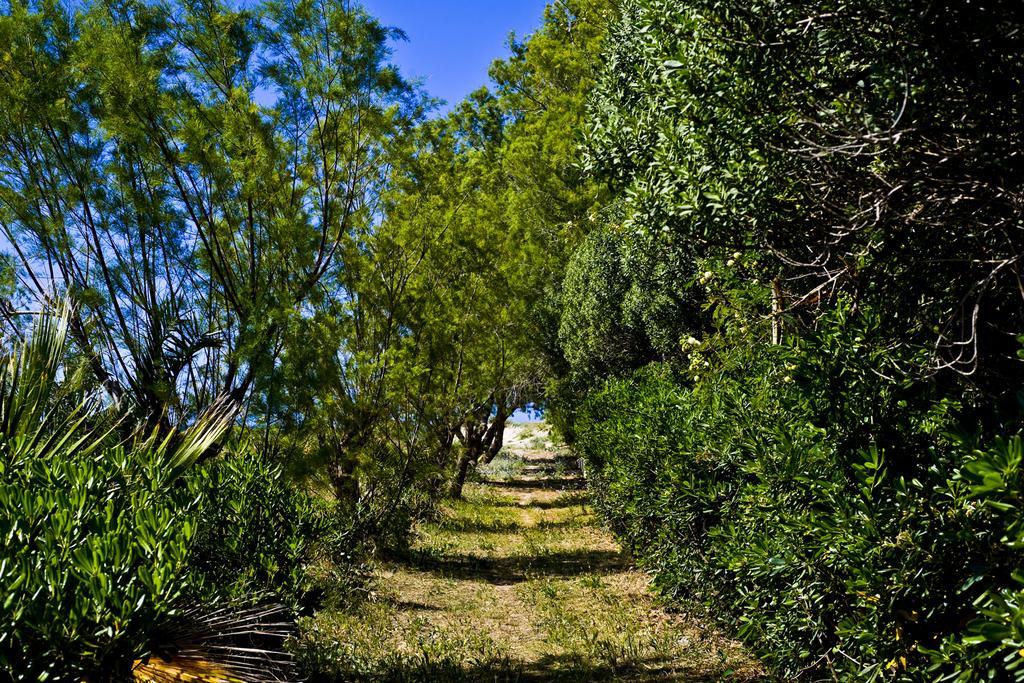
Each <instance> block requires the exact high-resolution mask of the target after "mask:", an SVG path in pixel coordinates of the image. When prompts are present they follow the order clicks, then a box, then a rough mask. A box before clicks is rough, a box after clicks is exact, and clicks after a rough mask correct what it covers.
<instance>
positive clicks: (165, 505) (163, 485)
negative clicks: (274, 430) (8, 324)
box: [0, 307, 289, 682]
mask: <svg viewBox="0 0 1024 683" xmlns="http://www.w3.org/2000/svg"><path fill="white" fill-rule="evenodd" d="M67 327H68V309H67V308H66V307H64V308H61V309H58V310H56V311H51V312H46V313H43V314H41V315H40V316H39V317H38V321H37V323H36V325H35V328H34V330H33V332H32V334H31V335H30V336H29V338H28V339H27V340H26V341H24V342H23V343H21V344H19V345H18V346H16V347H15V348H14V349H13V350H12V351H11V352H10V353H8V354H7V355H6V357H4V358H2V359H0V538H2V539H3V542H2V548H3V550H2V555H0V677H2V672H4V671H6V672H7V674H8V675H9V676H10V677H11V678H12V679H13V680H16V681H30V680H31V681H40V680H48V679H49V680H76V681H81V680H85V681H97V682H98V681H125V680H130V679H131V678H133V677H134V678H135V680H137V681H172V680H200V681H202V680H206V681H228V680H238V681H261V680H282V679H284V678H286V677H287V676H288V668H287V658H285V657H283V656H279V655H275V654H274V653H275V652H278V653H279V652H280V650H281V644H282V640H283V638H284V637H285V636H286V634H287V633H288V632H289V628H288V620H287V619H285V618H283V614H282V612H281V611H280V610H278V609H276V608H273V609H266V608H263V609H242V610H237V609H232V608H227V607H220V608H218V609H204V608H202V607H193V608H183V607H182V605H183V602H184V600H185V598H186V596H187V595H188V582H189V567H188V559H189V549H190V543H191V541H192V539H193V537H194V536H195V533H196V529H197V526H198V525H199V524H201V523H202V520H200V519H198V518H197V515H196V509H197V504H198V501H197V500H196V497H195V495H194V488H192V489H190V487H188V486H184V485H182V481H181V479H182V476H183V475H184V474H185V472H186V471H187V470H189V468H191V467H192V466H193V465H194V464H195V463H196V462H197V460H199V458H200V457H201V456H202V455H203V454H204V453H206V452H208V450H209V449H210V448H211V447H212V446H213V445H215V444H216V443H217V442H218V440H220V439H221V438H222V437H223V436H224V435H225V433H226V432H227V430H228V428H229V426H230V424H231V422H232V418H233V411H232V410H231V409H230V407H229V406H226V405H216V406H214V407H213V408H212V409H210V410H209V411H207V413H206V414H205V415H203V416H202V417H201V418H200V419H199V420H197V421H196V423H195V424H194V425H193V426H192V427H191V428H190V429H188V430H187V431H184V432H182V433H170V434H158V433H155V432H147V431H144V430H143V429H142V428H141V427H140V428H135V429H125V427H126V425H127V421H128V420H129V419H130V418H129V417H127V416H125V415H122V414H120V413H119V412H118V411H117V409H116V407H113V406H110V405H107V404H104V403H103V402H102V401H101V400H99V399H98V398H96V397H94V396H90V395H89V394H88V393H87V392H85V391H80V390H71V391H68V390H67V389H68V387H69V386H72V385H73V384H74V383H73V382H71V381H69V379H70V378H68V377H66V376H64V374H63V365H62V363H63V361H64V360H65V358H66V356H67V346H66V345H67V338H68V334H67V332H68V329H67ZM126 431H127V432H128V434H129V436H127V437H125V436H124V434H125V432H126ZM271 617H272V618H271ZM204 667H205V668H204ZM190 676H191V677H190Z"/></svg>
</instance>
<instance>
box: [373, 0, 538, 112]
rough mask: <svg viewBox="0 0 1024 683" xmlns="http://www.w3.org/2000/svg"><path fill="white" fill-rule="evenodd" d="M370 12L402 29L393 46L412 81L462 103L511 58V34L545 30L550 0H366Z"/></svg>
mask: <svg viewBox="0 0 1024 683" xmlns="http://www.w3.org/2000/svg"><path fill="white" fill-rule="evenodd" d="M362 2H363V6H364V7H366V9H367V11H368V12H370V14H372V15H374V16H375V17H377V18H378V19H380V21H381V22H382V23H383V24H385V25H387V26H395V27H397V28H400V29H402V30H403V31H405V32H406V34H408V36H409V41H408V42H405V43H397V44H396V45H395V46H394V50H395V54H394V62H395V64H396V65H397V66H398V67H399V68H400V69H401V71H402V73H403V74H405V75H406V76H407V77H420V78H423V79H424V87H425V88H426V90H427V92H429V93H430V94H431V95H433V96H434V97H440V98H442V99H444V100H447V101H448V106H449V107H450V106H451V105H453V104H455V103H457V102H458V101H459V100H461V99H462V98H463V97H465V96H466V95H468V94H469V93H471V92H473V91H474V90H476V89H477V88H479V87H480V86H481V85H486V84H487V67H488V66H489V65H490V63H491V62H492V61H493V60H494V59H496V58H498V57H504V56H505V55H507V54H508V49H507V48H506V47H505V44H506V41H507V38H508V34H509V32H510V31H514V32H515V34H516V35H517V36H519V37H520V38H522V37H523V36H525V35H527V34H528V33H530V32H532V31H533V30H534V29H536V28H537V27H538V26H540V23H541V20H542V19H543V15H544V6H545V5H546V4H547V0H508V1H502V0H481V1H478V2H474V1H472V0H419V1H417V0H362Z"/></svg>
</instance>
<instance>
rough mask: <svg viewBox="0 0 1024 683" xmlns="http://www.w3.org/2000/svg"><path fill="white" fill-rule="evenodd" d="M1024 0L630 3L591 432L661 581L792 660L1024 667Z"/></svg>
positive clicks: (576, 395) (615, 75) (615, 496)
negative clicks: (1023, 592)
mask: <svg viewBox="0 0 1024 683" xmlns="http://www.w3.org/2000/svg"><path fill="white" fill-rule="evenodd" d="M1021 21H1022V17H1021V15H1020V12H1019V8H1016V7H1010V6H1009V5H1001V4H998V3H997V5H986V6H985V7H976V6H974V5H964V4H961V3H937V4H936V3H933V4H931V5H929V6H927V7H911V6H909V5H905V4H902V3H884V2H883V3H877V2H843V3H830V2H797V3H792V2H786V3H781V2H763V3H753V4H751V3H739V2H737V3H733V2H725V3H722V2H701V1H700V0H696V1H694V2H686V3H666V2H658V1H656V0H637V1H634V2H626V3H624V5H623V7H622V10H621V13H620V16H619V18H618V20H617V23H616V24H615V25H614V26H613V28H612V29H611V33H610V37H609V39H608V42H607V45H606V48H605V58H606V62H607V68H606V69H605V70H604V72H603V74H602V77H601V80H600V82H599V84H598V85H597V87H596V89H595V91H594V96H593V100H592V106H591V109H590V113H589V117H588V120H587V135H588V140H587V145H586V148H585V153H584V160H585V163H586V164H587V167H588V168H589V169H591V170H592V171H593V172H594V173H595V174H597V175H598V176H599V177H602V178H605V179H607V181H608V182H609V184H610V185H611V186H612V187H613V188H614V189H615V190H616V196H615V198H614V199H613V204H612V207H613V209H610V210H609V211H607V212H606V213H607V215H608V221H607V226H606V227H603V228H601V232H597V233H595V235H594V236H593V238H592V239H590V240H588V242H587V243H586V244H585V246H584V247H583V248H582V249H580V250H579V251H577V252H576V253H575V254H574V255H573V259H572V261H571V262H570V264H569V268H568V271H567V274H566V289H567V291H570V290H571V291H572V293H573V299H572V301H571V305H570V304H569V302H567V304H566V305H565V307H564V310H563V314H562V333H561V339H562V345H563V353H564V357H565V359H566V360H567V361H568V363H569V366H570V367H569V370H568V372H567V373H566V375H565V376H566V377H568V378H570V379H573V380H574V382H575V383H574V384H573V383H570V384H566V385H563V386H564V389H563V392H562V401H563V402H564V404H565V405H566V406H567V408H566V410H564V411H563V412H564V413H565V414H566V417H565V420H566V421H567V422H568V423H569V424H570V425H571V430H567V432H568V433H569V434H570V435H574V436H575V437H576V447H577V448H578V449H579V451H580V452H581V454H582V455H583V456H584V457H585V458H586V460H587V463H588V474H589V475H590V477H591V482H592V484H593V489H594V491H595V495H596V498H597V500H598V501H599V504H600V507H601V508H602V509H603V511H604V513H605V515H606V517H607V519H608V520H609V522H610V523H611V524H612V525H613V527H614V528H615V529H616V530H617V531H618V533H619V534H620V536H621V537H622V538H623V540H624V541H625V542H626V543H628V544H629V545H630V546H631V547H632V548H633V549H634V552H635V553H636V555H637V556H638V558H640V560H641V561H642V562H643V563H645V564H646V565H647V566H649V567H650V568H651V569H653V570H654V571H655V573H656V575H657V577H658V582H659V583H660V584H661V586H662V587H663V588H664V589H665V590H666V591H668V592H669V593H670V594H672V595H674V596H675V597H677V598H679V599H683V600H687V601H691V602H694V603H700V604H702V605H703V606H704V608H705V609H706V610H707V611H708V613H710V614H713V615H715V616H717V617H718V618H720V619H721V620H722V621H723V623H725V624H727V625H728V626H730V627H731V628H732V629H734V630H735V632H736V633H738V634H739V635H740V636H742V637H743V638H744V639H745V640H746V641H747V642H748V643H750V644H752V645H753V646H754V647H755V648H756V649H757V651H758V652H759V654H761V655H762V656H763V658H764V661H765V662H766V663H767V664H768V665H769V666H770V667H771V668H772V669H773V670H774V671H775V672H777V673H778V674H779V675H780V676H782V677H783V678H785V679H800V678H808V679H815V678H821V677H822V676H825V677H830V678H838V679H845V680H889V679H895V680H929V679H934V678H943V679H948V680H954V679H955V680H1003V679H1004V678H1005V677H1007V676H1009V677H1010V678H1013V677H1014V676H1017V677H1019V676H1024V671H1021V663H1022V661H1024V659H1022V657H1021V654H1020V650H1021V649H1020V646H1019V644H1020V632H1019V626H1014V624H1018V625H1019V623H1020V620H1021V618H1022V616H1024V613H1022V612H1021V611H1020V609H1019V607H1018V606H1017V605H1018V603H1016V602H1015V600H1014V598H1013V596H1015V595H1018V594H1019V590H1020V584H1019V583H1018V578H1017V577H1019V574H1018V571H1019V570H1020V569H1021V560H1022V558H1021V556H1020V555H1019V546H1018V538H1019V531H1018V529H1017V526H1018V524H1017V522H1016V514H1015V513H1016V510H1015V508H1014V506H1013V504H1008V503H1007V500H1008V498H1007V497H1009V498H1012V499H1016V497H1017V496H1019V495H1020V494H1021V489H1020V486H1021V485H1022V483H1024V482H1021V480H1020V479H1019V474H1020V471H1019V464H1018V463H1019V455H1018V454H1019V450H1020V440H1019V437H1018V436H1016V435H1017V434H1018V432H1019V430H1020V428H1021V414H1022V412H1021V411H1022V408H1021V404H1020V403H1019V402H1018V399H1017V397H1018V395H1019V394H1018V391H1019V390H1020V388H1021V380H1022V379H1024V377H1022V366H1021V361H1020V357H1019V354H1018V353H1017V352H1018V349H1019V348H1020V341H1019V339H1018V335H1020V333H1021V331H1022V329H1021V320H1020V312H1021V310H1024V307H1022V301H1021V297H1020V291H1019V287H1018V284H1017V283H1018V279H1017V277H1018V275H1017V273H1018V270H1019V266H1018V261H1019V259H1020V256H1021V253H1022V246H1024V242H1022V240H1021V229H1022V219H1021V215H1020V211H1019V200H1020V197H1021V181H1022V179H1024V176H1022V175H1021V169H1020V165H1019V163H1018V161H1017V159H1018V157H1019V154H1020V136H1019V126H1020V120H1021V115H1022V113H1024V109H1022V107H1024V102H1022V101H1021V99H1020V93H1021V89H1020V85H1021V82H1022V80H1024V60H1022V58H1021V54H1022V52H1021V44H1020V42H1019V41H1020V37H1019V27H1020V26H1021ZM637 253H639V254H641V255H640V256H637ZM602 375H604V379H606V381H602V378H601V376H602ZM608 375H611V376H612V378H611V379H607V376H608Z"/></svg>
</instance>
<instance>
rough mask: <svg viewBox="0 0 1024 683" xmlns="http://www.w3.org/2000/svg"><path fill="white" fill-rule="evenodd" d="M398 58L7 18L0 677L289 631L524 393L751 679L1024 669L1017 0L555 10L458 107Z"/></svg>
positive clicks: (244, 35) (377, 27) (602, 4)
mask: <svg viewBox="0 0 1024 683" xmlns="http://www.w3.org/2000/svg"><path fill="white" fill-rule="evenodd" d="M398 37H400V33H399V32H397V31H396V30H393V29H387V28H385V27H383V26H382V25H381V24H380V23H379V22H377V21H376V20H375V19H373V18H372V17H371V16H369V15H368V14H367V13H366V12H365V11H363V10H362V9H360V8H359V7H358V6H355V5H350V4H349V3H347V2H329V3H319V4H318V3H311V2H308V1H306V0H299V1H297V2H278V1H276V0H268V1H267V2H263V3H259V4H255V5H252V4H246V5H244V6H243V5H239V6H235V5H233V4H229V3H225V2H218V1H213V0H211V1H209V2H207V1H203V2H195V1H192V0H183V1H182V2H168V3H156V4H154V3H146V2H139V1H137V0H124V1H122V0H95V1H92V2H85V3H76V4H73V5H68V6H64V5H58V4H54V3H52V2H46V1H36V0H29V1H27V2H26V1H22V0H17V1H14V0H12V1H11V2H8V3H7V4H6V5H5V6H4V11H3V12H2V15H0V230H2V232H3V235H4V237H5V238H6V242H7V243H9V251H11V253H10V254H5V255H4V257H3V259H2V263H0V295H2V296H3V298H4V300H3V305H2V306H0V317H2V318H3V320H4V330H5V333H7V335H6V336H5V337H4V340H3V346H4V351H5V359H6V360H5V363H6V365H5V366H4V367H5V368H6V370H4V373H5V374H4V375H3V382H0V389H2V391H3V393H2V395H0V440H2V442H0V449H2V451H0V458H2V459H0V466H2V470H0V474H2V478H3V482H2V483H0V513H2V516H0V537H2V538H4V539H5V541H4V542H5V545H4V549H5V550H4V555H3V557H2V558H0V589H2V591H3V592H2V593H0V598H2V603H3V605H4V611H3V612H2V613H0V619H2V630H0V663H2V664H3V665H5V666H6V668H7V669H9V670H11V671H13V672H17V674H18V675H19V676H21V678H22V679H24V680H35V679H38V678H39V677H40V676H46V675H48V676H50V677H51V678H74V679H82V678H86V679H88V680H94V679H97V678H103V677H107V678H111V677H113V678H117V677H118V676H121V677H123V676H124V675H125V671H127V669H126V667H128V666H130V665H131V664H132V662H133V661H134V660H135V659H138V658H141V657H145V656H146V655H147V654H148V653H151V652H154V651H155V650H154V648H157V647H160V646H161V645H160V643H158V642H157V641H159V640H160V639H161V638H162V637H163V636H162V635H161V634H164V633H166V631H167V629H168V628H173V626H174V623H175V619H177V618H179V617H181V616H182V615H184V614H186V613H189V614H191V612H189V610H190V609H191V606H194V605H195V604H197V603H205V602H207V601H208V602H210V603H211V604H221V603H225V604H240V603H244V602H247V603H249V604H251V603H252V602H253V601H259V600H265V599H267V600H275V601H279V602H283V603H286V604H287V605H289V606H291V607H293V608H297V609H315V607H316V600H317V599H318V598H320V597H323V596H324V594H325V590H323V589H325V586H324V585H322V581H323V579H324V577H327V578H328V580H329V581H332V582H335V583H338V584H344V583H345V582H346V581H348V580H349V579H350V578H351V577H352V576H354V574H355V571H354V567H353V561H355V562H358V561H359V560H360V558H361V557H363V553H365V552H368V551H373V550H378V549H388V548H393V547H396V546H397V547H400V546H402V545H403V544H404V543H405V542H406V541H407V536H408V532H409V529H410V528H411V525H412V524H413V523H414V522H415V521H416V520H417V519H418V518H422V517H423V516H424V515H426V514H428V513H429V512H430V510H431V509H432V508H433V506H434V505H435V504H436V502H437V501H438V499H440V498H442V497H444V496H454V497H458V496H459V495H461V491H462V485H463V482H464V481H465V480H466V478H467V476H468V475H469V473H470V471H471V470H472V468H473V467H475V466H476V465H477V464H485V463H487V462H489V461H490V460H491V459H492V458H493V457H495V455H496V454H497V453H498V452H499V451H500V449H501V448H502V444H503V434H504V429H505V423H506V421H507V420H508V418H509V416H510V415H511V414H512V413H513V411H514V410H515V409H517V408H520V407H522V406H524V405H526V404H528V403H531V402H540V403H543V404H544V406H545V408H546V409H547V414H548V417H549V419H550V421H551V422H552V424H553V425H555V426H556V427H557V428H558V429H559V430H560V431H561V433H562V435H563V436H564V437H565V438H566V440H567V441H569V442H571V443H572V445H573V446H574V447H575V448H576V449H577V450H578V452H579V453H580V455H581V456H582V457H583V458H584V460H585V462H586V465H587V467H586V469H587V475H588V477H589V480H590V484H591V488H592V492H593V496H594V499H595V501H596V502H597V504H598V506H599V508H600V509H601V511H602V512H603V514H604V515H605V518H606V520H607V521H608V523H609V524H610V525H611V526H612V527H613V528H614V529H615V531H616V532H617V533H618V535H619V536H620V538H621V539H622V540H623V542H624V543H625V544H626V545H628V546H629V547H630V548H631V549H632V551H633V553H634V555H635V556H636V557H637V559H638V561H639V562H641V563H642V564H644V565H645V566H646V567H648V568H650V569H651V570H652V571H653V572H654V574H655V576H656V577H657V582H658V584H659V585H660V586H661V587H662V588H663V590H664V591H665V592H666V593H667V594H668V595H670V596H671V597H672V598H674V599H676V600H679V601H685V602H688V603H691V604H694V605H700V606H701V608H702V609H703V610H704V611H706V613H707V614H710V615H713V616H714V617H716V618H718V619H719V620H720V621H721V623H722V624H724V625H725V626H726V627H727V629H728V630H730V631H731V632H732V633H735V634H738V635H739V636H740V637H742V638H743V639H744V640H745V642H746V643H748V644H749V645H750V646H751V647H752V648H753V649H754V650H755V651H756V652H757V653H758V654H759V655H760V656H761V657H762V658H763V661H764V662H765V663H766V664H767V666H768V667H769V668H770V669H771V670H772V671H773V672H774V673H775V674H777V675H778V676H779V677H781V678H784V679H794V680H795V679H807V680H820V679H822V678H834V679H842V680H929V679H932V680H937V679H938V680H958V681H975V680H1008V679H1013V680H1024V664H1022V662H1024V656H1022V654H1021V653H1022V652H1024V626H1022V624H1024V608H1022V607H1021V605H1022V604H1024V603H1022V596H1024V562H1022V559H1024V558H1022V557H1021V555H1020V552H1021V549H1022V547H1024V526H1022V525H1021V523H1020V521H1019V519H1018V518H1019V513H1018V508H1019V505H1020V502H1021V499H1022V497H1024V490H1022V487H1024V479H1022V477H1024V472H1022V470H1021V467H1022V462H1021V459H1022V452H1021V450H1022V446H1021V440H1020V431H1021V429H1022V427H1024V421H1022V420H1024V418H1022V416H1024V408H1022V406H1024V403H1022V400H1021V396H1022V394H1021V390H1022V380H1024V364H1022V358H1024V356H1022V352H1021V345H1022V343H1024V336H1022V335H1024V313H1022V312H1024V305H1022V303H1024V302H1022V298H1021V291H1022V290H1021V284H1020V282H1021V279H1020V263H1021V259H1022V255H1024V239H1022V235H1024V219H1022V214H1021V207H1022V206H1024V191H1022V181H1024V166H1022V165H1021V159H1022V158H1024V149H1022V141H1024V139H1022V135H1021V121H1022V120H1024V13H1022V10H1021V8H1020V7H1019V6H1018V4H1015V3H1013V2H1010V1H1009V0H997V1H995V2H987V3H983V5H979V4H978V3H963V2H956V1H954V0H946V1H939V2H932V3H927V4H921V3H906V2H898V1H897V0H881V1H879V0H798V1H795V2H794V1H782V0H755V1H753V2H744V1H740V0H686V1H685V2H670V1H668V0H623V1H622V2H615V1H614V0H568V1H565V2H559V3H554V4H552V5H551V6H549V7H548V8H547V10H546V11H545V15H544V21H543V24H542V25H541V27H540V28H539V29H538V30H537V31H536V33H534V34H533V35H531V36H530V37H529V38H528V39H526V40H523V41H519V40H515V39H513V40H512V41H510V46H509V48H510V54H509V55H508V57H507V58H506V59H503V60H499V61H497V62H495V63H494V65H493V66H492V69H491V80H492V87H490V88H481V89H480V90H478V91H477V92H474V93H473V94H471V95H470V96H469V97H467V98H466V100H465V101H463V102H461V103H457V104H455V105H454V106H453V107H452V108H451V109H450V111H449V112H448V113H447V114H445V115H443V116H441V115H432V114H433V113H435V109H434V108H435V105H436V103H434V102H433V101H431V100H430V99H429V97H428V96H427V95H426V94H425V93H422V92H420V91H419V90H418V89H417V87H415V86H414V85H413V84H410V83H408V82H407V81H405V80H404V79H403V78H402V76H401V75H400V74H399V73H398V72H397V70H396V69H395V68H394V67H393V66H391V65H390V64H389V41H390V40H392V39H395V38H398ZM4 246H5V247H7V246H8V245H7V244H5V245H4ZM61 299H67V300H69V301H71V302H72V303H71V305H70V306H69V307H68V308H67V311H66V313H65V314H55V315H51V314H50V312H51V310H52V308H53V305H54V302H55V301H57V300H61ZM39 311H43V312H45V314H40V315H38V318H39V322H38V324H37V325H35V328H36V329H35V331H34V332H31V333H30V330H29V328H31V327H33V326H32V325H28V324H27V323H26V322H25V320H26V319H28V318H29V317H31V316H36V315H37V314H38V312H39ZM65 318H66V323H65V322H61V321H63V320H65ZM23 337H24V338H27V339H28V341H27V342H22V341H21V338H23ZM25 378H31V379H29V380H26V379H25ZM314 577H316V578H314ZM334 597H335V598H338V597H339V595H335V596H334ZM340 597H341V598H343V597H344V596H340ZM165 640H166V639H165ZM164 645H166V643H164ZM325 656H327V655H325ZM328 668H329V667H328ZM307 673H315V672H307Z"/></svg>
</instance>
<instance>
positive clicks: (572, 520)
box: [313, 426, 759, 682]
mask: <svg viewBox="0 0 1024 683" xmlns="http://www.w3.org/2000/svg"><path fill="white" fill-rule="evenodd" d="M511 431H512V433H511V434H510V435H509V437H510V438H509V439H508V440H507V444H508V445H507V447H506V448H505V450H504V451H503V452H502V454H501V455H500V456H499V458H497V459H495V461H494V462H493V463H491V465H490V466H488V467H486V468H481V471H480V472H479V473H478V474H479V476H478V481H477V482H475V483H472V484H469V485H467V488H466V495H465V499H464V500H462V501H457V502H454V503H451V504H449V505H447V506H446V507H445V509H444V510H443V511H442V515H441V516H440V518H439V519H438V520H436V521H435V522H433V523H429V524H423V525H421V526H420V527H419V528H418V529H417V533H416V538H415V541H414V544H413V548H412V551H411V553H410V554H409V556H408V557H407V558H404V559H403V560H402V561H400V562H399V561H396V562H388V563H383V564H382V565H380V566H379V567H378V569H377V577H376V579H377V580H376V581H375V582H374V586H375V591H374V593H373V595H372V596H371V598H370V599H368V600H367V601H365V602H364V603H362V604H360V605H359V606H357V607H355V608H352V609H351V610H348V611H333V612H331V611H328V612H323V613H321V614H320V615H319V616H318V617H317V619H316V621H315V623H314V625H313V628H314V629H315V630H316V634H315V638H316V639H317V640H318V641H319V642H321V643H324V644H325V645H324V654H325V658H326V659H329V660H331V662H332V663H331V664H330V665H328V666H327V668H328V669H332V670H333V673H332V674H331V675H330V676H328V677H327V678H326V680H382V681H463V680H468V681H580V682H582V681H595V680H616V681H619V680H621V681H717V680H738V681H742V680H755V679H757V678H759V675H758V668H757V665H756V663H755V662H753V661H752V660H751V659H749V658H748V657H747V656H746V655H745V654H744V653H743V651H742V649H741V648H740V647H739V646H738V645H736V644H735V643H733V642H730V641H728V640H726V639H724V638H722V637H721V636H718V635H716V634H715V633H714V632H713V631H711V630H708V629H706V628H701V627H700V626H699V625H697V624H694V623H692V622H689V621H687V620H686V619H684V618H682V617H680V616H678V615H670V614H668V613H666V612H665V611H664V610H662V609H660V608H659V607H658V606H657V604H656V602H655V600H654V598H653V597H652V596H651V594H650V593H649V592H648V580H647V577H646V575H644V574H642V573H640V572H638V571H636V570H634V569H632V568H631V567H630V565H629V563H628V561H627V560H626V558H625V557H624V556H623V555H622V553H621V551H620V549H619V547H618V546H617V545H616V543H615V541H614V539H613V538H612V537H611V536H610V535H609V534H608V533H607V532H606V531H605V530H603V529H602V528H601V526H600V525H599V523H598V521H597V520H596V519H595V517H594V515H593V514H592V513H591V511H590V510H589V508H588V507H587V505H586V496H585V493H584V491H582V490H581V489H582V480H581V478H580V474H579V472H578V471H577V470H576V469H575V468H574V466H573V463H572V461H571V459H570V458H568V457H567V456H565V455H564V454H561V453H559V450H558V449H557V448H555V447H554V446H553V445H552V444H551V443H550V442H549V441H548V440H547V438H546V433H545V432H544V430H543V427H539V426H519V427H516V428H514V429H513V430H511Z"/></svg>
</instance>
